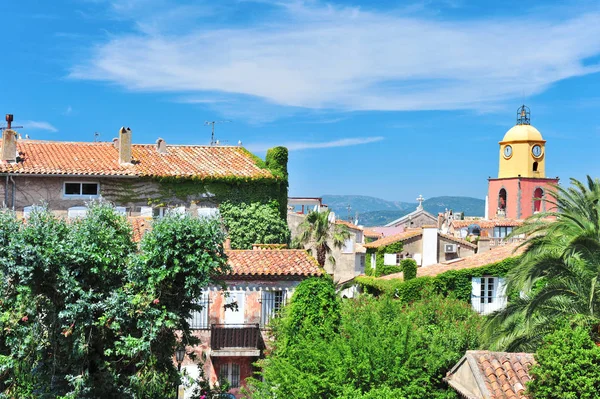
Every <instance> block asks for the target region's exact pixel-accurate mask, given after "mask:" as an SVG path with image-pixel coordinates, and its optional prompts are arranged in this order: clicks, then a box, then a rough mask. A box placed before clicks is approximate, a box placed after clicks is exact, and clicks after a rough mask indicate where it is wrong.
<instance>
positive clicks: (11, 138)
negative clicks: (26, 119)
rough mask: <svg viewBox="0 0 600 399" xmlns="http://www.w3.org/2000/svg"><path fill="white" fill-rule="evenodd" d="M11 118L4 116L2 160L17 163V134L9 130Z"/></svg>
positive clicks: (8, 115)
mask: <svg viewBox="0 0 600 399" xmlns="http://www.w3.org/2000/svg"><path fill="white" fill-rule="evenodd" d="M12 121H13V116H12V115H11V114H7V115H6V129H4V130H3V131H2V160H3V161H8V162H16V161H17V132H15V131H14V130H12V129H11V127H12V125H11V123H12Z"/></svg>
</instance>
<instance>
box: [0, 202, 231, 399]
mask: <svg viewBox="0 0 600 399" xmlns="http://www.w3.org/2000/svg"><path fill="white" fill-rule="evenodd" d="M223 238H224V236H223V233H222V231H221V229H220V226H219V224H218V223H217V222H216V221H205V220H201V219H198V218H191V217H188V216H183V217H182V216H179V215H174V216H168V217H165V218H163V219H160V220H157V221H156V222H155V223H154V226H153V230H152V231H150V232H148V233H147V234H146V235H145V236H144V239H143V241H142V243H141V249H140V251H138V250H137V246H136V244H135V243H134V242H133V241H132V232H131V227H130V226H129V224H128V223H127V221H126V219H125V218H124V217H122V216H120V215H118V214H117V213H116V212H115V211H114V209H113V208H112V207H110V206H108V205H106V204H92V205H91V206H90V208H89V210H88V213H87V217H85V218H83V219H77V220H74V221H72V222H69V223H68V222H67V221H65V220H63V219H59V218H56V217H55V216H53V215H52V214H50V213H49V212H47V211H39V212H38V211H36V212H33V213H32V214H31V216H30V218H29V220H28V221H27V223H22V222H21V221H18V220H17V219H16V217H15V215H14V214H13V213H12V212H8V211H3V212H0V243H1V245H0V276H1V278H0V372H1V373H2V378H1V380H0V393H2V394H4V395H5V397H10V398H15V397H18V398H42V399H46V398H57V397H60V398H61V399H70V398H78V399H80V398H81V399H85V398H108V397H114V398H116V397H118V398H134V397H138V398H139V397H144V398H149V399H152V398H164V397H167V396H170V395H172V393H173V387H174V385H175V383H176V381H177V380H178V379H179V376H178V373H177V370H176V369H175V368H174V366H173V359H172V357H173V353H174V350H175V348H176V347H177V346H178V345H179V342H178V339H177V336H176V335H175V331H176V330H181V331H183V334H182V336H183V337H186V338H185V339H186V341H185V343H189V344H193V343H196V342H195V340H193V339H192V338H191V334H190V331H189V325H188V323H187V321H186V319H188V318H189V316H190V313H191V312H192V311H193V310H199V309H198V307H199V306H198V305H195V304H194V302H193V301H194V299H196V298H197V297H198V296H199V294H200V293H201V290H202V288H203V287H206V286H207V285H208V284H210V283H211V282H212V281H213V277H214V276H215V275H217V274H221V273H223V272H226V271H227V265H226V258H225V256H224V252H223V247H222V242H223Z"/></svg>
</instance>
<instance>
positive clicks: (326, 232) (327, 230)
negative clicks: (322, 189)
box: [294, 210, 350, 267]
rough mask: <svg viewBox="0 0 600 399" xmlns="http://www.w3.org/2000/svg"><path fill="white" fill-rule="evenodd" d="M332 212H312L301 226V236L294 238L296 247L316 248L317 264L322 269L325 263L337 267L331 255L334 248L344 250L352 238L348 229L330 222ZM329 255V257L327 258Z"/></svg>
mask: <svg viewBox="0 0 600 399" xmlns="http://www.w3.org/2000/svg"><path fill="white" fill-rule="evenodd" d="M330 214H331V211H330V210H327V211H325V212H318V211H312V212H309V213H308V214H307V215H306V218H305V219H304V221H303V222H302V223H301V224H300V226H299V234H298V236H296V237H295V238H294V241H295V242H294V246H304V247H308V248H314V249H315V251H316V252H317V256H316V258H317V262H318V263H319V265H320V266H321V267H324V266H325V261H327V260H329V263H331V264H332V265H334V266H335V258H334V257H333V255H331V250H332V247H333V248H342V246H343V245H344V242H345V241H346V240H347V239H349V238H350V232H349V231H348V227H346V226H345V225H343V224H337V223H332V222H330V221H329V219H330V217H329V216H330ZM327 255H329V257H328V256H327Z"/></svg>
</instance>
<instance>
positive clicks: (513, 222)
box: [450, 219, 523, 229]
mask: <svg viewBox="0 0 600 399" xmlns="http://www.w3.org/2000/svg"><path fill="white" fill-rule="evenodd" d="M450 224H451V225H452V227H454V228H455V229H461V228H463V227H469V226H470V225H472V224H476V225H478V226H479V227H481V228H482V229H491V228H493V227H499V226H506V227H516V226H521V225H522V224H523V221H522V220H519V219H493V220H485V219H480V220H453V221H452V222H451V223H450Z"/></svg>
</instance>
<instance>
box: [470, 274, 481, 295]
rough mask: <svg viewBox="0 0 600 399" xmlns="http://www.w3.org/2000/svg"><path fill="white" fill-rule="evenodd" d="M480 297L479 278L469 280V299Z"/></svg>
mask: <svg viewBox="0 0 600 399" xmlns="http://www.w3.org/2000/svg"><path fill="white" fill-rule="evenodd" d="M480 296H481V277H472V278H471V297H472V298H479V297H480Z"/></svg>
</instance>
